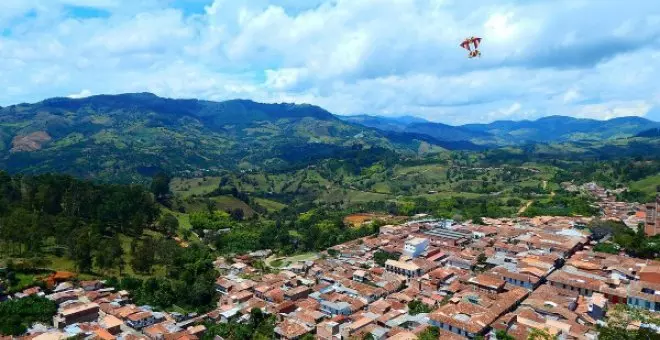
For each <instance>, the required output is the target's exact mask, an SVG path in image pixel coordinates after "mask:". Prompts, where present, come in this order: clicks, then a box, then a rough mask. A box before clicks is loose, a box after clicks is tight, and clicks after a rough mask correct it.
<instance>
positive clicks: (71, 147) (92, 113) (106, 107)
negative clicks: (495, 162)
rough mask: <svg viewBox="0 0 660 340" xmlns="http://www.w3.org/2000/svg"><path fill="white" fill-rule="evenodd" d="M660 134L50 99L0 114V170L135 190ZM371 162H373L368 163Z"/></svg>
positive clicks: (599, 124) (637, 124)
mask: <svg viewBox="0 0 660 340" xmlns="http://www.w3.org/2000/svg"><path fill="white" fill-rule="evenodd" d="M656 127H660V124H658V123H656V122H652V121H649V120H646V119H643V118H639V117H625V118H616V119H612V120H608V121H597V120H588V119H576V118H570V117H560V116H553V117H546V118H541V119H539V120H536V121H520V122H514V121H498V122H494V123H490V124H468V125H463V126H451V125H447V124H441V123H434V122H429V121H426V120H424V119H421V118H417V117H412V116H403V117H397V118H386V117H378V116H368V115H361V116H336V115H333V114H331V113H330V112H328V111H326V110H324V109H322V108H320V107H318V106H314V105H296V104H263V103H257V102H253V101H250V100H229V101H224V102H212V101H204V100H195V99H169V98H161V97H158V96H156V95H153V94H151V93H128V94H119V95H99V96H92V97H87V98H81V99H71V98H52V99H47V100H44V101H42V102H38V103H33V104H19V105H12V106H8V107H4V108H0V169H6V170H9V171H12V172H26V173H40V172H50V171H54V172H65V173H70V174H73V175H76V176H79V177H91V178H94V179H101V180H103V179H112V180H114V181H123V182H131V181H140V180H142V179H143V178H144V177H145V176H149V175H151V174H153V173H154V172H156V171H158V170H161V169H165V170H170V171H174V170H176V171H182V170H195V169H200V168H207V169H208V168H218V169H235V170H238V169H266V170H269V171H283V170H286V169H290V168H291V167H295V166H303V165H306V164H309V163H310V162H313V161H314V160H316V159H322V158H342V157H344V158H345V157H357V156H355V152H356V150H365V149H367V150H369V149H374V150H390V151H393V152H396V153H399V154H401V155H407V156H412V157H414V156H418V155H424V154H428V153H437V152H443V151H444V150H454V149H462V150H480V149H483V148H485V147H497V146H501V145H515V144H523V143H528V142H544V143H547V142H563V141H571V140H582V139H591V140H605V139H609V138H617V137H630V136H634V135H636V134H638V133H641V132H643V131H645V130H648V129H650V128H656ZM372 154H373V153H372Z"/></svg>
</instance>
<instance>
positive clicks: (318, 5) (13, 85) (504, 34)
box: [0, 0, 660, 123]
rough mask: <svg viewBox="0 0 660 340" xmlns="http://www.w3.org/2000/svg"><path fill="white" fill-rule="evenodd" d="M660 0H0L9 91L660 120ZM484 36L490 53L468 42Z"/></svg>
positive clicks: (472, 117)
mask: <svg viewBox="0 0 660 340" xmlns="http://www.w3.org/2000/svg"><path fill="white" fill-rule="evenodd" d="M656 2H657V1H655V0H626V1H623V0H590V1H586V0H546V1H542V0H509V1H500V0H471V1H465V0H140V1H136V0H2V1H0V88H2V91H0V105H2V106H5V105H11V104H16V103H20V102H36V101H39V100H42V99H44V98H47V97H55V96H74V97H82V96H87V95H92V94H100V93H122V92H145V91H148V92H153V93H156V94H158V95H161V96H167V97H175V98H191V97H194V98H203V99H211V100H223V99H233V98H246V99H253V100H257V101H265V102H297V103H303V102H305V103H312V104H317V105H320V106H323V107H324V108H326V109H328V110H330V111H331V112H333V113H338V114H359V113H368V114H381V115H391V116H396V115H404V114H411V115H417V116H421V117H424V118H427V119H430V120H433V121H439V122H446V123H466V122H486V121H492V120H498V119H532V118H537V117H540V116H546V115H554V114H561V115H571V116H576V117H589V118H597V119H606V118H612V117H617V116H627V115H638V116H646V117H649V118H652V119H656V120H660V6H658V4H657V3H656ZM470 35H478V36H481V37H483V39H484V40H483V43H482V46H481V50H482V58H480V59H473V60H470V59H467V58H466V51H465V50H463V49H461V48H460V47H459V46H458V44H459V43H460V42H461V40H462V39H463V38H464V37H466V36H470Z"/></svg>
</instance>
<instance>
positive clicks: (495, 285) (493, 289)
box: [465, 274, 505, 293]
mask: <svg viewBox="0 0 660 340" xmlns="http://www.w3.org/2000/svg"><path fill="white" fill-rule="evenodd" d="M465 283H466V284H469V285H471V286H472V287H474V288H475V289H478V290H482V291H484V292H487V293H501V292H502V291H503V290H504V284H505V282H504V280H501V279H499V278H498V277H496V276H493V275H489V274H479V275H477V276H475V277H471V278H469V279H468V280H467V281H466V282H465Z"/></svg>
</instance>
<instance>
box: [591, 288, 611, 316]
mask: <svg viewBox="0 0 660 340" xmlns="http://www.w3.org/2000/svg"><path fill="white" fill-rule="evenodd" d="M587 308H588V311H589V316H591V317H592V318H594V319H595V320H601V319H602V318H603V317H605V309H606V308H607V299H606V298H605V296H604V295H603V294H601V293H593V295H591V298H590V299H589V305H588V307H587Z"/></svg>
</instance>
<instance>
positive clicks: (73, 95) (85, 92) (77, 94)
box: [67, 89, 92, 99]
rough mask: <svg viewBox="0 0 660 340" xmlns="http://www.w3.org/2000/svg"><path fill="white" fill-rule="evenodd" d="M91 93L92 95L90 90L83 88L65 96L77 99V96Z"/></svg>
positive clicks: (86, 95) (80, 96) (82, 96)
mask: <svg viewBox="0 0 660 340" xmlns="http://www.w3.org/2000/svg"><path fill="white" fill-rule="evenodd" d="M91 95H92V91H90V90H88V89H84V90H82V91H80V92H79V93H74V94H70V95H68V96H67V97H68V98H72V99H79V98H85V97H89V96H91Z"/></svg>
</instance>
